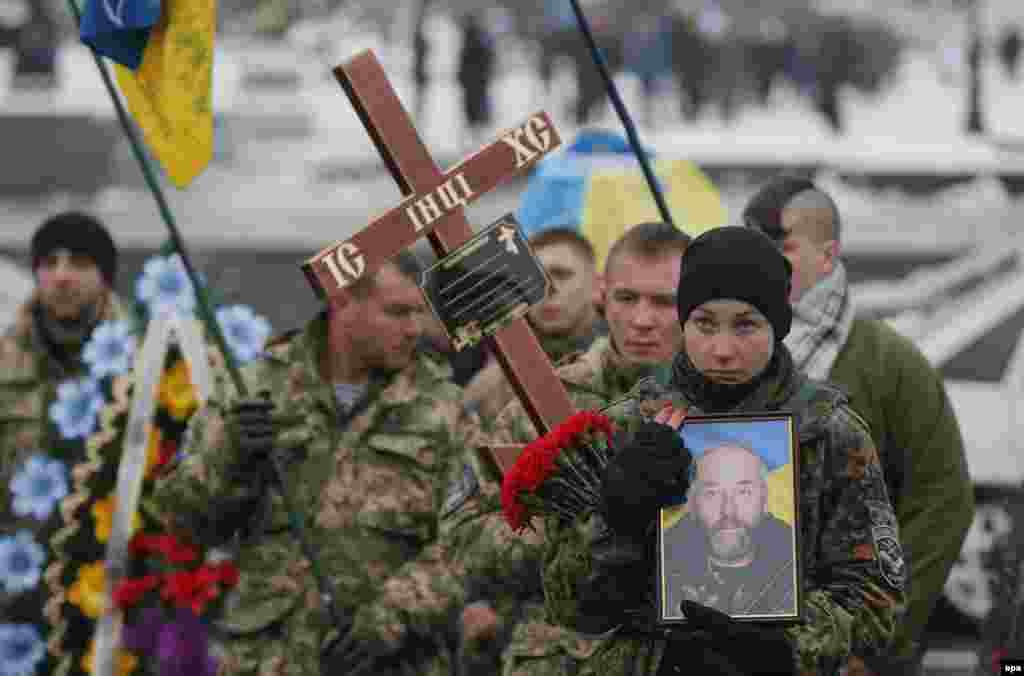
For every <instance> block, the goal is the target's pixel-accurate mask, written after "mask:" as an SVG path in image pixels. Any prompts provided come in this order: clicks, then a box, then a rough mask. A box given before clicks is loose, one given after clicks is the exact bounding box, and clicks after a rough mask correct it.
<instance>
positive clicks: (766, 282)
mask: <svg viewBox="0 0 1024 676" xmlns="http://www.w3.org/2000/svg"><path fill="white" fill-rule="evenodd" d="M791 273H792V268H791V267H790V265H789V261H788V260H786V257H785V256H783V255H782V253H781V252H780V251H779V249H778V247H777V246H776V244H775V243H774V242H772V241H771V240H770V239H768V237H767V236H765V235H763V234H761V233H760V232H758V231H757V230H753V229H750V228H743V227H738V226H729V227H724V228H715V229H714V230H708V231H707V232H705V233H704V234H703V235H701V236H700V237H698V238H697V239H695V240H693V241H692V242H690V246H689V248H687V249H686V253H684V254H683V259H682V261H681V263H680V272H679V291H678V294H677V303H678V306H679V323H680V324H685V323H686V320H687V318H688V317H689V316H690V313H691V312H693V309H694V308H696V307H697V306H698V305H701V304H702V303H706V302H708V301H710V300H719V299H734V300H741V301H744V302H746V303H750V304H751V305H753V306H754V307H756V308H757V309H758V310H759V311H760V312H761V314H763V315H764V316H765V317H767V318H768V321H769V322H771V325H772V328H773V329H774V330H775V339H776V340H782V339H783V338H785V337H786V334H788V333H789V326H790V324H791V323H792V321H793V311H792V309H791V308H790V306H789V284H790V279H789V277H790V274H791Z"/></svg>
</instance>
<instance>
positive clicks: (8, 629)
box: [0, 624, 46, 676]
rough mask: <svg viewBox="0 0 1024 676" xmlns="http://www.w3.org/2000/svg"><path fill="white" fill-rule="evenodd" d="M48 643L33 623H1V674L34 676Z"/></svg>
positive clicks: (1, 675)
mask: <svg viewBox="0 0 1024 676" xmlns="http://www.w3.org/2000/svg"><path fill="white" fill-rule="evenodd" d="M45 657H46V644H44V643H43V637H42V635H41V634H40V633H39V629H37V628H36V627H35V625H31V624H0V676H33V674H35V673H36V667H37V666H39V663H40V662H42V661H43V658H45Z"/></svg>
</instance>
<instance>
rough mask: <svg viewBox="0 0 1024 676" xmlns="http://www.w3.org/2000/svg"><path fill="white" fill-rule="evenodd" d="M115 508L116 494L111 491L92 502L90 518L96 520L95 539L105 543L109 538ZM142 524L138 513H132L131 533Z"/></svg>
mask: <svg viewBox="0 0 1024 676" xmlns="http://www.w3.org/2000/svg"><path fill="white" fill-rule="evenodd" d="M115 509H117V496H115V495H114V494H113V493H111V494H110V495H108V496H107V497H105V498H103V499H102V500H97V501H96V502H94V503H92V518H93V519H94V520H95V521H96V528H95V530H96V541H97V542H99V543H100V544H106V542H107V540H108V539H110V528H111V526H113V523H114V510H115ZM141 524H142V522H141V520H140V519H139V514H138V512H136V513H135V514H133V515H132V533H134V532H135V531H137V530H138V529H139V526H140V525H141Z"/></svg>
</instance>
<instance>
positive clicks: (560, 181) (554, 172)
mask: <svg viewBox="0 0 1024 676" xmlns="http://www.w3.org/2000/svg"><path fill="white" fill-rule="evenodd" d="M648 154H649V155H650V153H648ZM652 164H653V169H654V173H655V175H656V177H657V179H658V181H659V184H660V187H661V189H662V192H663V193H664V195H665V201H666V202H667V203H668V207H669V211H670V212H671V213H672V220H673V222H674V223H675V224H676V227H678V228H679V229H680V230H683V231H684V232H686V233H687V234H688V235H690V236H692V237H696V236H697V235H699V234H701V233H702V232H704V231H705V230H710V229H711V228H715V227H718V226H720V225H724V224H725V220H726V212H725V207H724V206H723V205H722V200H721V196H720V195H719V193H718V189H717V188H716V187H715V185H714V183H713V182H712V181H711V180H710V179H709V178H708V177H707V176H706V175H705V174H704V173H703V172H702V171H701V170H700V169H699V168H698V167H697V166H696V165H695V164H694V163H693V162H690V161H688V160H675V159H671V160H670V159H659V158H657V157H654V158H653V162H652ZM515 217H516V220H517V221H518V222H519V223H520V225H521V226H522V229H523V233H524V234H525V235H526V236H527V237H530V236H532V235H534V234H536V233H538V232H541V231H543V230H548V229H551V228H556V227H572V228H576V229H578V230H579V231H580V232H581V233H582V234H583V235H585V236H586V237H587V239H588V240H590V243H591V244H592V245H593V246H594V252H595V254H596V257H597V264H598V269H601V268H603V266H604V259H605V257H606V256H607V254H608V249H609V248H611V245H612V244H613V243H614V242H615V240H617V239H618V238H619V237H621V236H622V235H623V233H625V232H626V230H627V229H629V228H630V227H631V226H634V225H637V224H638V223H644V222H647V221H660V220H662V218H661V215H660V212H659V211H658V206H657V203H656V202H655V201H654V196H653V195H651V191H650V188H649V187H648V186H647V181H646V180H645V178H644V175H643V172H642V170H641V168H640V163H639V162H638V161H637V159H636V155H634V153H633V150H632V148H631V147H630V146H629V143H628V141H626V139H625V138H623V137H622V136H619V135H618V134H615V133H613V132H609V131H604V130H593V129H591V130H584V131H581V132H580V133H579V134H578V135H577V136H576V138H575V139H574V140H573V142H572V144H571V145H569V146H568V147H567V148H566V149H565V150H564V151H563V152H560V153H558V154H555V155H553V156H550V157H547V158H545V159H544V160H542V161H541V163H540V165H539V166H538V167H537V171H536V172H535V173H534V175H533V177H531V179H530V181H529V183H528V184H527V186H526V190H525V191H523V195H522V198H521V200H520V202H519V207H518V208H517V209H516V212H515Z"/></svg>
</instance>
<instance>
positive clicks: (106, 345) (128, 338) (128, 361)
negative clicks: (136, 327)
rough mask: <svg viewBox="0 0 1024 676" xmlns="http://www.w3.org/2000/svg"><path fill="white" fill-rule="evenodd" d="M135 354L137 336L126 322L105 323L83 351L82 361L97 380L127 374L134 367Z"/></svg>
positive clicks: (99, 327) (94, 332)
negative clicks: (133, 356) (133, 358)
mask: <svg viewBox="0 0 1024 676" xmlns="http://www.w3.org/2000/svg"><path fill="white" fill-rule="evenodd" d="M134 354H135V336H133V335H132V333H131V326H129V325H128V322H124V321H111V322H103V323H102V324H100V325H99V326H97V327H96V329H95V330H94V331H93V332H92V337H91V338H90V339H89V342H88V343H86V344H85V348H84V349H83V350H82V359H84V360H85V363H86V364H88V365H89V372H90V373H91V374H92V377H93V378H96V379H97V380H98V379H100V378H103V377H105V376H116V375H120V374H122V373H125V372H126V371H128V369H130V368H131V367H132V355H134Z"/></svg>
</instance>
